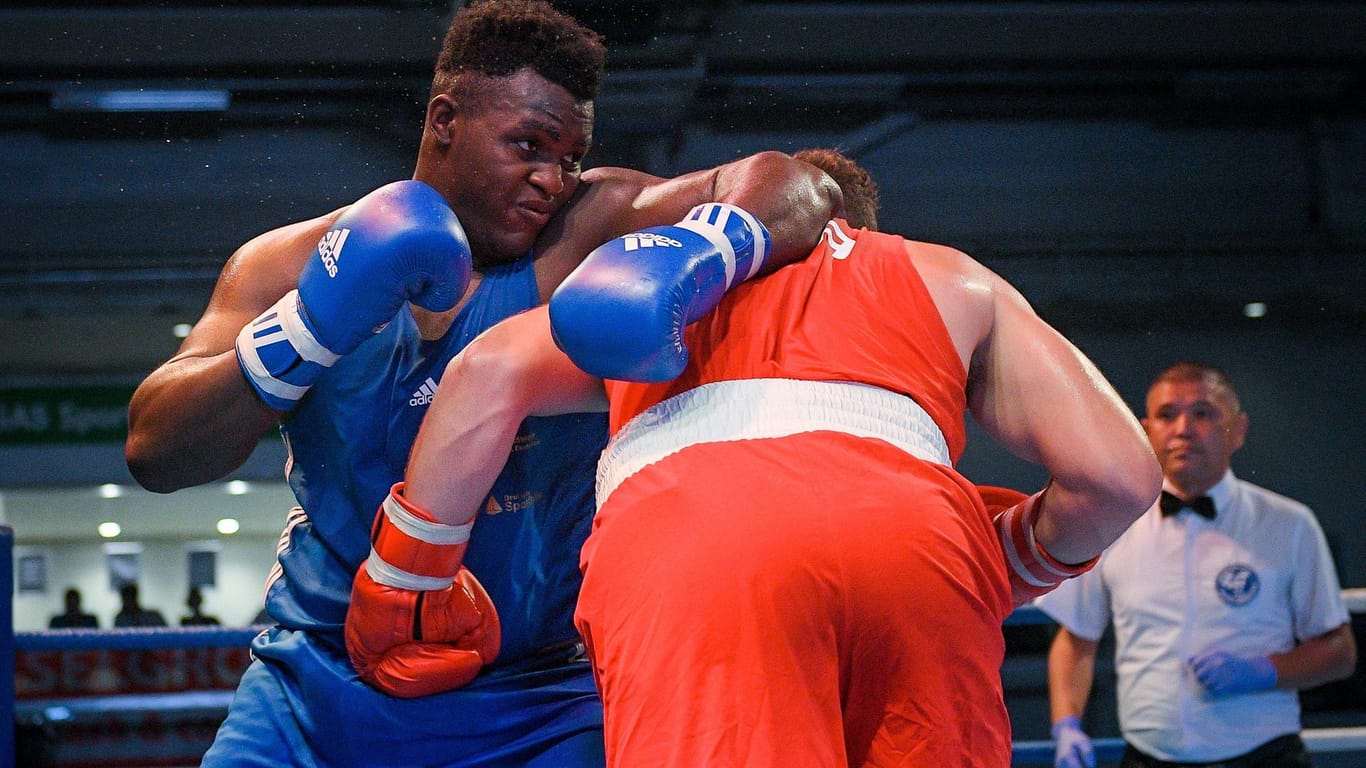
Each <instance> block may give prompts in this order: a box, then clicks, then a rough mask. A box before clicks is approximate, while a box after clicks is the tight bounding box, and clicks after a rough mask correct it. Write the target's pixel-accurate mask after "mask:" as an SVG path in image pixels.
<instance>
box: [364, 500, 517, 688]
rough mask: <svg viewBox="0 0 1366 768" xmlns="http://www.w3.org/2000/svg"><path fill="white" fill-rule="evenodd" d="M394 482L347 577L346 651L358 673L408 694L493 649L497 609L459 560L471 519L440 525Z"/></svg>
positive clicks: (475, 663) (458, 677) (447, 683)
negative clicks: (363, 553) (364, 555)
mask: <svg viewBox="0 0 1366 768" xmlns="http://www.w3.org/2000/svg"><path fill="white" fill-rule="evenodd" d="M403 487H404V486H403V483H397V484H395V485H394V488H393V490H392V491H391V492H390V493H389V497H388V498H386V499H385V500H384V504H383V505H382V506H381V507H380V511H379V514H378V515H376V516H375V524H374V528H373V530H372V531H371V534H370V542H371V545H370V557H369V558H368V559H367V560H366V561H365V562H364V563H362V564H361V567H360V569H359V570H358V571H357V572H356V577H355V580H354V581H353V582H352V584H351V605H350V608H349V609H348V610H347V612H346V650H347V653H348V655H349V656H350V657H351V664H352V666H354V667H355V668H356V671H357V672H358V673H360V676H361V679H363V680H365V681H366V682H367V683H369V684H370V685H372V686H374V687H375V688H378V689H379V690H381V691H384V692H385V693H388V694H390V695H392V696H400V697H403V698H412V697H415V696H426V695H428V694H432V693H440V692H442V691H449V690H452V689H454V688H459V687H460V686H462V685H465V684H466V683H468V682H469V681H471V680H473V679H474V677H475V675H477V674H479V670H480V668H481V667H483V665H485V664H488V663H490V662H492V661H493V660H494V659H495V658H497V656H498V649H499V646H500V643H501V640H502V633H501V630H500V625H499V623H498V612H497V611H496V610H495V609H494V606H493V601H492V600H490V599H489V596H488V594H487V593H486V592H485V591H484V588H483V587H482V586H480V584H479V582H478V581H477V580H476V579H475V578H474V575H473V574H471V573H470V572H469V570H468V569H466V568H464V567H463V566H462V565H461V561H462V560H463V558H464V555H465V549H466V547H467V543H468V541H469V534H470V529H471V528H472V527H473V525H474V524H473V522H471V523H467V524H464V525H446V524H443V523H439V522H437V521H436V520H435V519H434V518H433V517H432V516H431V515H430V514H428V513H427V512H426V511H425V510H423V509H421V508H419V507H417V506H416V505H414V504H412V503H411V502H409V501H408V500H407V498H406V497H405V496H404V494H403Z"/></svg>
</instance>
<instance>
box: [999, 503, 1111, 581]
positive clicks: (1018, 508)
mask: <svg viewBox="0 0 1366 768" xmlns="http://www.w3.org/2000/svg"><path fill="white" fill-rule="evenodd" d="M978 491H979V492H980V493H981V495H982V501H983V502H984V503H985V505H986V507H987V510H988V511H989V512H991V519H992V522H993V524H995V526H996V532H997V534H998V536H999V537H1000V540H1001V550H1002V553H1003V554H1004V555H1005V561H1006V563H1005V564H1006V572H1007V574H1008V575H1009V576H1010V598H1011V603H1012V604H1013V605H1014V606H1015V607H1016V608H1018V607H1020V606H1022V605H1024V604H1025V603H1027V602H1029V601H1030V600H1033V599H1034V598H1036V597H1040V596H1042V595H1046V594H1048V593H1049V592H1052V591H1053V589H1054V588H1055V587H1057V586H1058V585H1059V584H1061V583H1062V582H1064V581H1066V580H1067V579H1070V578H1072V577H1074V576H1080V575H1081V574H1083V573H1086V572H1087V571H1089V570H1091V568H1092V567H1094V566H1095V564H1096V562H1097V561H1098V560H1099V559H1100V556H1099V555H1097V556H1096V557H1093V558H1091V559H1090V560H1087V561H1086V562H1084V563H1081V564H1078V565H1069V564H1067V563H1063V562H1060V561H1058V560H1057V559H1055V558H1054V557H1053V556H1052V555H1050V554H1048V552H1047V551H1046V550H1045V549H1044V548H1043V546H1042V545H1041V544H1039V542H1038V540H1037V539H1035V538H1034V522H1035V521H1036V520H1037V519H1038V516H1039V505H1040V503H1041V501H1042V499H1043V491H1040V492H1038V493H1036V494H1034V495H1033V496H1025V495H1024V494H1022V493H1019V492H1018V491H1012V490H1010V489H1009V488H997V487H995V486H978ZM1015 498H1019V499H1020V501H1018V502H1016V503H1014V504H1010V506H1006V505H1007V504H1009V503H1010V501H1011V500H1012V499H1015Z"/></svg>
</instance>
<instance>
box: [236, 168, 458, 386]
mask: <svg viewBox="0 0 1366 768" xmlns="http://www.w3.org/2000/svg"><path fill="white" fill-rule="evenodd" d="M470 271H471V256H470V249H469V243H468V241H467V240H466V238H465V232H464V230H463V229H462V228H461V226H460V222H459V220H458V219H457V218H456V216H455V213H454V212H453V211H452V210H451V209H450V206H449V205H447V204H446V200H445V199H444V198H443V197H441V195H440V193H438V192H437V191H436V190H435V189H432V188H431V187H429V186H427V185H426V184H423V183H422V182H420V181H398V182H394V183H392V184H387V185H385V186H383V187H380V188H379V189H376V190H375V191H373V192H371V193H370V194H368V195H366V196H365V197H362V198H361V199H359V200H357V201H356V202H355V203H353V204H352V205H351V206H350V207H349V208H348V209H347V210H346V212H345V213H343V214H342V215H341V216H340V217H338V218H337V220H336V222H334V223H333V224H332V226H331V228H329V229H328V230H327V232H326V233H325V234H324V235H323V236H322V238H321V239H320V240H319V241H318V245H317V246H316V247H315V248H314V250H313V254H312V256H311V257H310V258H309V260H308V262H307V263H306V264H305V265H304V269H303V271H302V272H301V273H300V275H299V286H298V288H297V289H296V290H294V291H290V292H289V293H288V294H286V295H285V296H284V297H283V298H282V299H280V301H278V302H276V304H275V305H274V306H272V307H271V308H270V309H268V310H266V311H265V312H264V313H262V314H261V315H260V316H259V317H257V318H256V319H255V320H253V321H252V322H251V323H248V324H247V325H246V327H244V328H243V329H242V332H241V333H239V334H238V336H237V357H238V361H239V362H240V363H241V365H242V369H243V371H245V372H246V374H247V379H248V381H250V382H251V384H252V387H253V388H254V389H255V390H256V391H257V393H258V394H259V395H260V396H261V399H262V400H263V401H265V403H266V404H267V405H269V406H271V407H272V408H275V409H276V410H281V411H286V410H289V409H291V408H293V406H294V405H295V404H296V403H297V402H298V400H299V399H300V398H301V397H303V395H304V393H305V392H307V391H308V388H309V387H310V386H311V385H312V384H313V382H314V381H316V380H317V378H318V377H319V376H320V375H322V372H323V371H324V370H326V369H327V368H328V367H330V366H331V365H332V364H333V363H334V362H336V360H337V359H338V358H339V357H340V356H342V355H345V354H347V353H348V352H350V351H352V350H353V349H355V348H356V347H357V346H358V345H359V344H360V343H361V342H362V341H364V340H365V339H367V338H369V337H370V336H371V335H373V334H374V333H376V332H377V331H378V330H379V329H381V328H383V327H384V326H385V325H386V324H387V323H388V322H389V321H390V320H391V319H393V317H394V315H395V314H397V313H398V311H399V309H400V308H402V306H403V304H404V302H406V301H411V302H413V303H414V304H417V305H419V306H421V307H425V308H427V309H430V310H432V311H436V312H441V311H445V310H447V309H450V308H451V307H453V306H455V303H456V302H457V301H458V300H459V299H460V297H461V296H462V295H463V294H464V292H465V288H466V287H467V286H468V285H469V280H470Z"/></svg>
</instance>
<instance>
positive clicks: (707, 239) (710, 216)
mask: <svg viewBox="0 0 1366 768" xmlns="http://www.w3.org/2000/svg"><path fill="white" fill-rule="evenodd" d="M769 246H770V238H769V234H768V230H767V229H765V227H764V225H763V224H762V223H760V222H759V220H758V219H756V218H754V217H753V216H752V215H750V214H749V213H748V212H746V211H744V210H742V209H740V208H737V207H735V206H733V205H726V204H723V203H707V204H705V205H699V206H697V207H696V208H694V209H693V210H692V211H691V212H689V214H688V216H687V218H685V219H683V221H680V222H679V223H678V224H675V225H672V226H665V227H651V228H649V229H646V230H643V231H641V232H633V233H631V234H629V235H625V236H623V237H619V238H617V239H616V240H612V241H610V242H607V243H604V244H603V245H601V246H599V247H598V248H596V249H595V250H594V251H593V252H592V253H590V254H589V255H588V257H587V258H586V259H584V262H583V263H582V264H581V265H579V267H578V269H576V270H574V272H572V273H571V274H570V275H569V277H567V278H566V279H565V281H564V282H563V283H561V284H560V286H559V288H558V289H556V291H555V293H554V294H553V295H552V296H551V297H550V327H551V332H552V333H553V335H554V337H555V343H556V344H558V345H559V346H560V348H561V349H562V350H564V352H565V354H567V355H569V358H570V359H571V360H573V361H574V364H575V365H577V366H579V368H581V369H583V370H584V371H587V372H588V373H591V374H593V375H594V376H601V377H603V378H607V379H622V380H627V381H666V380H668V379H672V378H674V377H676V376H678V374H680V373H682V372H683V367H684V366H685V365H687V362H688V350H687V348H686V347H685V346H684V345H683V329H684V328H685V327H686V326H687V324H688V323H691V322H692V321H694V320H696V319H697V318H699V317H701V316H702V315H703V314H705V313H706V312H709V311H710V310H711V309H712V308H714V307H715V306H716V304H717V303H718V302H719V301H720V300H721V296H722V295H723V294H724V293H725V292H726V291H727V290H729V289H730V288H731V287H732V286H734V285H737V284H738V283H740V282H741V281H743V280H747V279H749V278H750V277H752V276H754V275H755V274H757V273H758V271H759V268H760V267H761V266H763V263H764V261H765V260H766V259H767V258H768V251H769Z"/></svg>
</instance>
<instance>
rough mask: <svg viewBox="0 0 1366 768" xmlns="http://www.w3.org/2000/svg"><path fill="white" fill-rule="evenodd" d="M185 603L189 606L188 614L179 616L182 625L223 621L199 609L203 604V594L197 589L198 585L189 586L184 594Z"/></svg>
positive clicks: (211, 624) (191, 625)
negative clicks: (188, 590)
mask: <svg viewBox="0 0 1366 768" xmlns="http://www.w3.org/2000/svg"><path fill="white" fill-rule="evenodd" d="M185 605H186V606H188V607H189V609H190V615H189V616H182V617H181V618H180V626H182V627H195V626H216V625H218V624H222V623H223V622H221V621H219V620H218V617H217V616H209V615H208V614H206V613H203V612H202V611H201V610H200V609H201V608H202V607H203V605H204V595H203V594H202V593H201V592H200V591H199V587H190V593H189V594H188V595H186V596H185Z"/></svg>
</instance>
